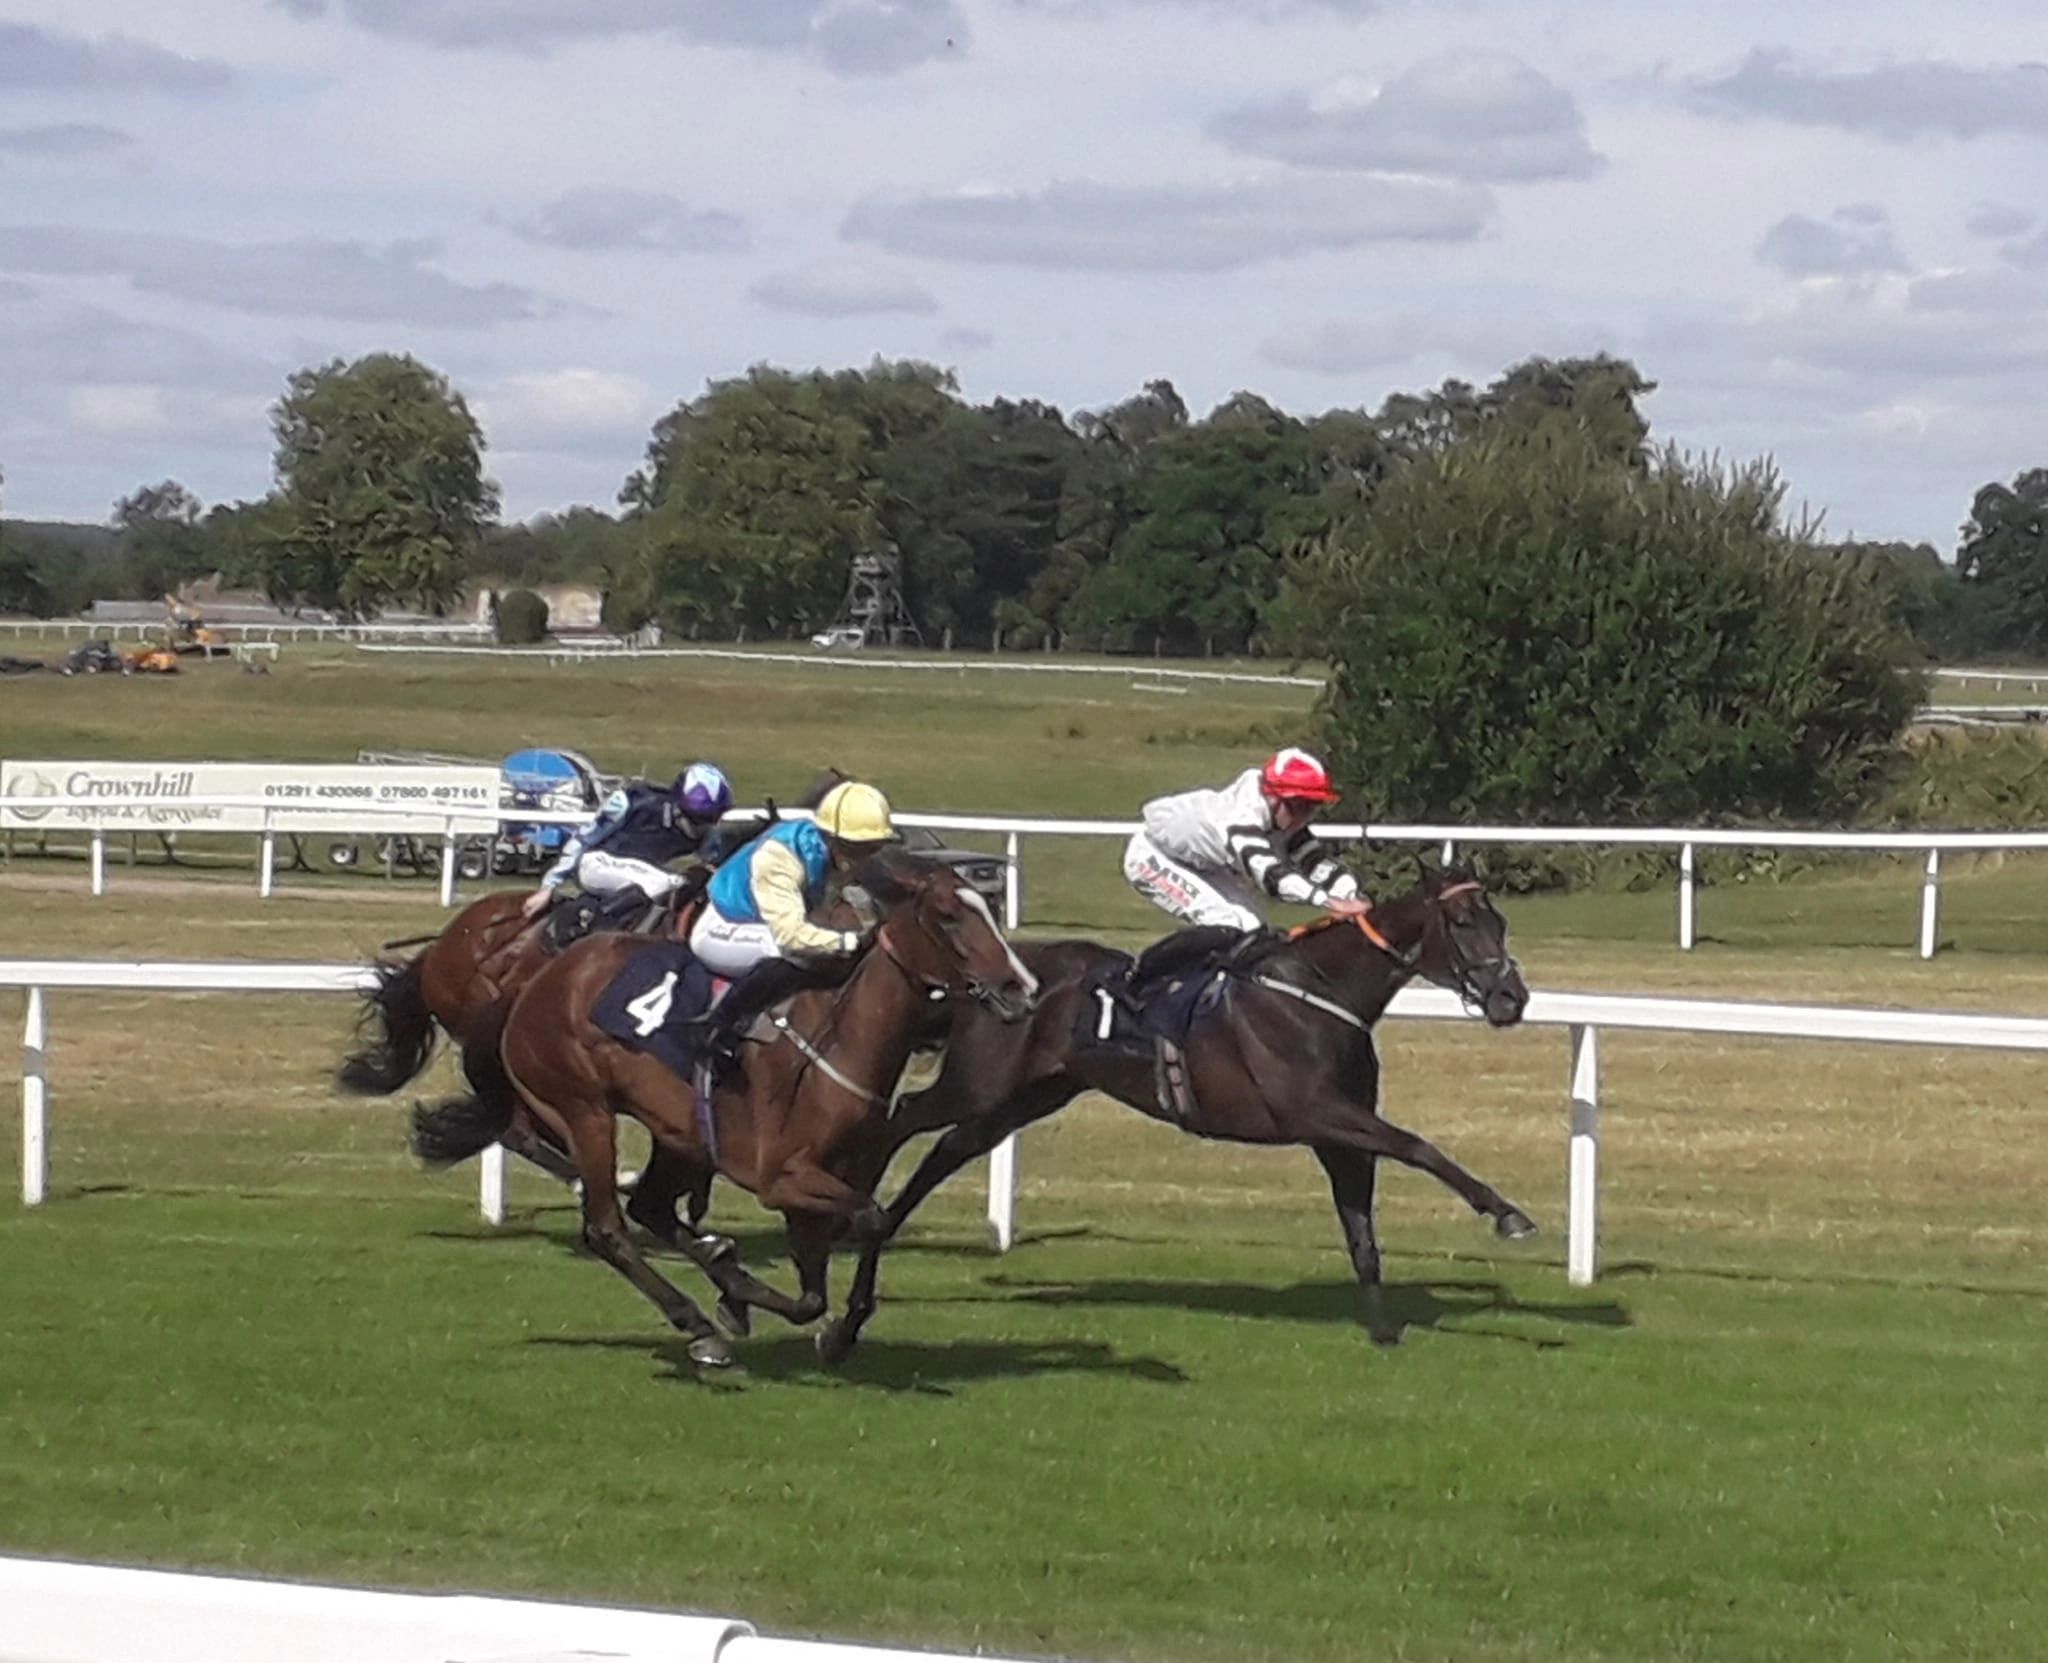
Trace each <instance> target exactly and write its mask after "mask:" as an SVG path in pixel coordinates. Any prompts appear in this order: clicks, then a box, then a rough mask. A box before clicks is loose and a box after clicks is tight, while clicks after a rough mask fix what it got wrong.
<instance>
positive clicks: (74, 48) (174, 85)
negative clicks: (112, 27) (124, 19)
mask: <svg viewBox="0 0 2048 1663" xmlns="http://www.w3.org/2000/svg"><path fill="white" fill-rule="evenodd" d="M233 79H234V75H233V72H232V71H231V70H230V69H229V68H228V66H227V65H226V64H224V63H218V62H215V61H213V60H210V59H204V58H188V57H185V56H183V55H182V54H180V53H177V52H172V51H169V50H167V49H165V48H164V47H161V46H152V45H151V44H150V43H149V42H147V41H141V40H130V39H129V38H128V37H127V36H125V35H104V36H101V37H100V38H98V39H87V38H86V37H85V36H83V35H72V34H63V33H60V32H58V31H56V30H54V29H41V28H38V27H36V26H35V25H34V24H30V23H6V22H0V87H16V88H26V89H28V90H30V91H34V92H52V91H57V90H61V89H64V88H89V89H92V90H95V91H100V92H171V93H209V92H219V91H221V90H222V89H224V88H225V87H226V86H228V84H229V83H230V82H231V81H232V80H233Z"/></svg>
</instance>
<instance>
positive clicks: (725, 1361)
mask: <svg viewBox="0 0 2048 1663" xmlns="http://www.w3.org/2000/svg"><path fill="white" fill-rule="evenodd" d="M689 1355H690V1361H691V1362H693V1363H695V1364H696V1365H697V1366H698V1367H699V1368H700V1369H729V1368H731V1367H732V1363H733V1357H732V1347H731V1346H729V1345H727V1344H726V1343H725V1341H723V1340H721V1339H720V1338H719V1337H718V1336H717V1335H716V1334H701V1335H699V1336H698V1337H697V1338H696V1339H694V1340H692V1341H691V1342H690V1353H689Z"/></svg>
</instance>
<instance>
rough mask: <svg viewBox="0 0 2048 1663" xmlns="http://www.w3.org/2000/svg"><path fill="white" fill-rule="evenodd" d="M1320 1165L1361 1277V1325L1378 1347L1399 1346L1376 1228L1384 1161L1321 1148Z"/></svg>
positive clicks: (1322, 1145) (1333, 1147) (1359, 1152)
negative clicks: (1376, 1203)
mask: <svg viewBox="0 0 2048 1663" xmlns="http://www.w3.org/2000/svg"><path fill="white" fill-rule="evenodd" d="M1315 1155H1316V1159H1317V1160H1319V1161H1320V1162H1322V1164H1323V1171H1324V1172H1326V1173H1328V1174H1329V1178H1330V1197H1331V1199H1332V1200H1334V1201H1335V1202H1336V1204H1337V1222H1338V1223H1339V1224H1341V1225H1342V1226H1343V1227H1344V1245H1345V1247H1346V1249H1347V1250H1348V1251H1349V1252H1350V1254H1351V1269H1352V1271H1353V1272H1354V1273H1355V1274H1356V1275H1357V1277H1358V1310H1359V1319H1360V1320H1361V1321H1362V1322H1363V1323H1364V1324H1365V1328H1366V1332H1367V1333H1369V1334H1370V1335H1371V1336H1372V1338H1373V1343H1374V1344H1376V1345H1398V1344H1399V1343H1400V1340H1401V1325H1400V1323H1398V1322H1396V1321H1393V1320H1391V1319H1390V1317H1389V1316H1388V1313H1387V1309H1386V1295H1385V1291H1384V1289H1383V1287H1382V1285H1381V1282H1380V1242H1379V1233H1378V1232H1377V1231H1376V1230H1375V1229H1374V1228H1373V1221H1372V1204H1373V1187H1374V1183H1375V1181H1376V1180H1377V1178H1378V1176H1379V1160H1378V1158H1377V1157H1376V1156H1373V1155H1368V1154H1366V1153H1365V1152H1364V1151H1362V1150H1358V1149H1347V1148H1345V1147H1344V1146H1343V1145H1341V1144H1335V1143H1319V1144H1317V1145H1316V1146H1315Z"/></svg>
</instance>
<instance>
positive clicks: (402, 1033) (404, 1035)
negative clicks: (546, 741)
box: [335, 889, 692, 1184]
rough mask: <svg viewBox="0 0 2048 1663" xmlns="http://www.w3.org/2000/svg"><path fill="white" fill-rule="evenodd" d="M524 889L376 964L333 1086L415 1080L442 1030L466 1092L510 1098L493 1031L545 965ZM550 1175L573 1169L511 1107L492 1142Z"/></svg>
mask: <svg viewBox="0 0 2048 1663" xmlns="http://www.w3.org/2000/svg"><path fill="white" fill-rule="evenodd" d="M528 894H529V892H528V891H525V890H512V889H501V890H496V891H494V892H493V893H491V894H489V895H484V896H481V897H479V898H478V899H477V900H474V901H472V902H470V904H469V905H468V906H466V907H464V908H463V909H462V911H460V912H459V913H457V914H456V915H455V917H454V918H453V919H451V920H450V921H449V923H448V925H447V927H446V928H445V929H443V930H442V931H441V932H440V934H439V935H437V936H435V937H434V938H433V939H432V940H431V941H429V942H428V943H427V945H426V946H425V947H424V948H422V949H421V950H420V951H419V952H417V953H415V954H414V955H413V956H412V957H411V958H409V959H403V960H397V961H392V960H386V961H383V962H381V963H379V964H378V965H377V966H376V977H377V984H376V986H375V987H373V988H371V989H369V990H368V991H367V992H366V993H365V994H364V995H363V1026H364V1028H365V1029H367V1030H368V1033H367V1037H366V1038H365V1040H364V1042H363V1043H362V1044H361V1045H360V1046H359V1047H358V1048H357V1049H356V1050H355V1051H353V1052H351V1053H350V1054H349V1055H348V1056H347V1057H345V1058H343V1059H342V1063H341V1066H340V1067H339V1068H338V1069H337V1070H336V1071H335V1083H336V1084H337V1085H339V1086H340V1087H341V1089H342V1090H343V1091H346V1092H350V1093H352V1094H354V1095H357V1096H374V1097H388V1096H390V1095H391V1094H392V1093H393V1092H395V1091H397V1090H398V1089H399V1088H400V1087H401V1086H403V1085H405V1084H407V1083H408V1082H409V1081H411V1080H413V1079H415V1078H417V1077H418V1075H419V1074H420V1073H421V1071H422V1070H424V1069H425V1068H426V1066H427V1063H428V1061H429V1059H430V1058H431V1057H432V1056H433V1052H434V1041H435V1038H436V1036H437V1033H439V1032H445V1033H446V1034H447V1035H448V1037H449V1040H450V1041H451V1042H452V1043H453V1044H454V1045H455V1047H456V1049H457V1050H458V1051H460V1052H461V1055H462V1069H463V1073H464V1075H465V1076H466V1077H467V1078H468V1080H469V1084H470V1089H471V1090H472V1091H473V1092H475V1093H477V1094H479V1095H494V1096H503V1097H505V1098H506V1099H507V1100H513V1099H512V1089H511V1083H510V1082H509V1081H507V1080H505V1079H504V1078H503V1077H502V1075H501V1074H500V1072H499V1066H500V1065H499V1062H498V1045H497V1039H498V1026H499V1022H500V1020H501V1019H502V1017H503V1014H504V1012H505V1010H506V1009H507V1008H509V1004H510V1000H511V997H512V995H514V994H516V993H517V992H518V991H519V989H520V988H522V987H524V986H525V985H526V983H527V982H528V981H530V980H531V979H532V977H533V975H534V973H535V972H536V971H538V970H539V969H540V967H541V966H542V965H543V964H545V963H546V962H547V959H548V955H547V948H546V945H545V942H544V939H543V931H544V928H545V919H544V917H543V918H542V919H530V918H528V917H527V916H526V914H525V911H524V904H525V902H526V899H527V896H528ZM691 918H692V914H690V913H689V912H688V910H687V909H686V908H683V907H677V908H672V909H671V911H670V913H669V915H668V917H667V918H666V919H665V921H664V927H663V932H662V933H663V934H664V935H669V936H673V937H677V938H681V937H685V936H687V935H688V934H689V929H690V923H691ZM500 1141H501V1142H503V1143H504V1145H505V1147H506V1148H507V1149H509V1150H511V1151H512V1153H513V1154H515V1155H520V1156H523V1157H525V1158H526V1159H527V1160H529V1161H531V1162H533V1164H534V1165H536V1166H538V1167H540V1168H541V1169H542V1170H543V1171H545V1172H547V1173H548V1174H549V1175H550V1176H551V1177H554V1178H557V1179H560V1180H561V1181H562V1182H563V1183H565V1184H566V1183H569V1182H570V1181H572V1180H573V1179H574V1178H575V1176H576V1168H575V1165H574V1163H573V1162H571V1161H570V1159H569V1158H568V1156H567V1155H566V1154H564V1153H563V1152H562V1151H561V1150H559V1149H557V1148H555V1147H554V1146H553V1145H552V1144H551V1143H550V1142H549V1141H548V1140H547V1138H546V1136H545V1134H544V1132H543V1130H542V1129H541V1128H539V1127H537V1126H536V1125H535V1124H534V1122H533V1120H532V1119H531V1117H530V1116H528V1115H527V1114H526V1112H525V1110H524V1109H523V1108H522V1107H518V1106H517V1105H516V1102H515V1112H514V1113H513V1115H512V1116H511V1118H510V1119H509V1120H508V1121H507V1123H506V1127H505V1136H504V1137H503V1138H502V1139H501V1140H500Z"/></svg>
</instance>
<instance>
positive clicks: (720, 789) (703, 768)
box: [674, 762, 732, 825]
mask: <svg viewBox="0 0 2048 1663" xmlns="http://www.w3.org/2000/svg"><path fill="white" fill-rule="evenodd" d="M674 789H675V799H676V802H677V803H678V804H680V805H681V807H682V810H683V813H684V814H685V815H687V816H688V817H689V818H690V819H692V820H694V821H696V822H697V823H698V824H699V825H711V824H712V823H714V822H715V821H716V820H717V819H718V818H719V816H720V815H722V814H724V813H725V812H726V810H727V809H729V808H731V807H732V782H731V781H730V780H728V779H727V778H726V777H725V774H724V771H723V770H722V769H719V768H717V767H714V766H713V765H712V764H711V763H708V762H693V763H691V764H690V766H689V767H687V768H685V769H684V770H683V771H682V772H681V773H680V774H678V775H676V783H675V788H674Z"/></svg>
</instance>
